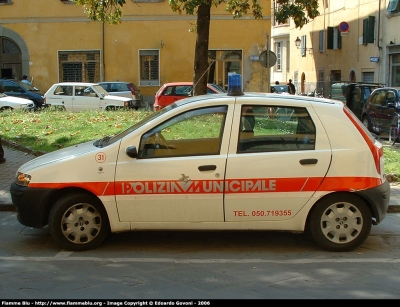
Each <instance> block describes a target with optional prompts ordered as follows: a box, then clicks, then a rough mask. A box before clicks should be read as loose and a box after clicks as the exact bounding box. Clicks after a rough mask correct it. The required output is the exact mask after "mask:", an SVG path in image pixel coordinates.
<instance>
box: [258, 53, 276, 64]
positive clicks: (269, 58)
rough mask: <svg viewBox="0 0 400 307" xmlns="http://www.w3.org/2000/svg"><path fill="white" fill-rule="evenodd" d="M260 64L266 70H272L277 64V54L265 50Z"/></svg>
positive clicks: (261, 55)
mask: <svg viewBox="0 0 400 307" xmlns="http://www.w3.org/2000/svg"><path fill="white" fill-rule="evenodd" d="M260 64H261V66H263V67H265V68H271V67H272V66H274V65H275V64H276V54H275V53H274V52H272V51H271V50H269V52H268V53H267V50H264V51H263V52H261V54H260Z"/></svg>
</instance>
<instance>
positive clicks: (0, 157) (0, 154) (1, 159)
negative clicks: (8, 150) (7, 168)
mask: <svg viewBox="0 0 400 307" xmlns="http://www.w3.org/2000/svg"><path fill="white" fill-rule="evenodd" d="M4 162H6V158H4V149H3V145H2V144H1V137H0V164H1V163H4Z"/></svg>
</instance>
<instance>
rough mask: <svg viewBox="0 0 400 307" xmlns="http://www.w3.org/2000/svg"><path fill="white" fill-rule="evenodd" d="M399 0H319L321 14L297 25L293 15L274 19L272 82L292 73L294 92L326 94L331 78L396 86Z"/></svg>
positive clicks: (399, 82) (399, 67)
mask: <svg viewBox="0 0 400 307" xmlns="http://www.w3.org/2000/svg"><path fill="white" fill-rule="evenodd" d="M399 2H400V1H399V0H372V1H371V0H320V1H319V12H320V16H318V17H317V18H315V19H314V20H313V21H311V22H309V23H308V24H306V25H305V26H304V27H302V28H301V29H297V28H295V26H294V23H293V22H292V20H288V22H287V23H286V24H280V25H278V24H276V23H273V24H272V30H271V46H272V47H271V48H273V50H274V52H275V53H276V54H277V58H278V59H280V61H279V60H278V62H277V64H278V63H279V65H275V66H274V67H273V68H272V69H271V82H272V81H275V80H278V81H283V82H286V81H288V80H289V79H292V80H293V83H294V84H295V86H296V90H297V92H301V93H310V92H313V91H314V90H317V91H319V92H323V93H324V96H326V97H327V96H329V94H330V93H329V91H330V85H331V83H332V82H336V81H351V82H374V83H380V84H385V85H390V86H400V57H399V55H400V33H399V31H398V29H397V26H398V25H399V24H400V23H399V22H400V7H399ZM276 5H277V4H276V3H275V1H273V3H272V14H273V12H274V10H275V9H276ZM396 42H397V43H396Z"/></svg>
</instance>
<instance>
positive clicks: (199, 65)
mask: <svg viewBox="0 0 400 307" xmlns="http://www.w3.org/2000/svg"><path fill="white" fill-rule="evenodd" d="M210 16H211V0H209V1H207V3H202V4H200V6H199V9H198V11H197V35H196V47H195V55H194V76H193V84H194V90H193V94H194V95H195V96H197V95H203V94H207V68H208V40H209V34H210Z"/></svg>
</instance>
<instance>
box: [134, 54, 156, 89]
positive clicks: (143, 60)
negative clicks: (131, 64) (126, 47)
mask: <svg viewBox="0 0 400 307" xmlns="http://www.w3.org/2000/svg"><path fill="white" fill-rule="evenodd" d="M159 53H160V51H159V50H139V61H140V85H160V63H159V58H160V56H159Z"/></svg>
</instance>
